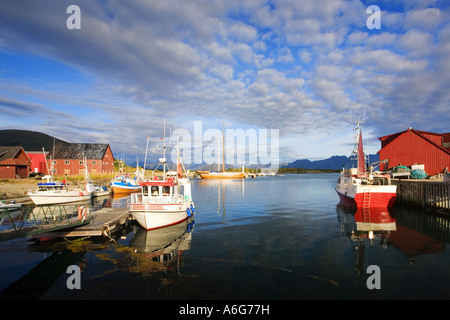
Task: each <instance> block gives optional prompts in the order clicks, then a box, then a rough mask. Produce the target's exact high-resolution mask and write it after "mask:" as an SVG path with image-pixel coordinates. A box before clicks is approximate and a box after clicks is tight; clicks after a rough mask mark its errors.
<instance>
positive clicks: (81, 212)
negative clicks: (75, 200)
mask: <svg viewBox="0 0 450 320" xmlns="http://www.w3.org/2000/svg"><path fill="white" fill-rule="evenodd" d="M86 216H87V208H86V207H85V206H80V207H79V208H78V220H79V221H81V222H83V221H84V220H85V219H86Z"/></svg>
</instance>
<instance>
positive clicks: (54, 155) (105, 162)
mask: <svg viewBox="0 0 450 320" xmlns="http://www.w3.org/2000/svg"><path fill="white" fill-rule="evenodd" d="M84 158H86V161H87V162H86V164H87V168H88V172H89V173H90V174H93V173H94V174H95V173H113V172H114V156H113V154H112V151H111V147H110V146H109V144H99V143H58V144H56V145H55V147H54V148H53V150H51V151H50V152H49V154H48V156H47V161H49V168H52V167H53V168H54V170H55V171H54V174H55V175H65V174H67V175H78V174H84V168H85V165H84ZM50 161H52V162H53V163H51V162H50Z"/></svg>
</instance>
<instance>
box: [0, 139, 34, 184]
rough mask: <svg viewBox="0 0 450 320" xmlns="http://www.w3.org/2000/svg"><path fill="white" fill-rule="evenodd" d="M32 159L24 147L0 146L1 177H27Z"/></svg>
mask: <svg viewBox="0 0 450 320" xmlns="http://www.w3.org/2000/svg"><path fill="white" fill-rule="evenodd" d="M30 165H31V160H30V158H29V157H28V156H27V154H26V153H25V151H24V150H23V148H22V147H20V146H15V147H0V178H2V179H16V178H27V177H28V173H29V171H30Z"/></svg>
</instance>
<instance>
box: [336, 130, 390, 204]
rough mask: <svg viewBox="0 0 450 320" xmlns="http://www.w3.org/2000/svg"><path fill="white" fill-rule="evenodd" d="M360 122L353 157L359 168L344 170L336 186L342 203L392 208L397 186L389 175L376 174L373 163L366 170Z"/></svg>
mask: <svg viewBox="0 0 450 320" xmlns="http://www.w3.org/2000/svg"><path fill="white" fill-rule="evenodd" d="M359 124H360V123H359V122H357V124H356V128H355V130H356V131H357V135H356V144H355V149H354V151H353V153H352V156H354V157H356V160H357V166H356V167H353V168H350V169H343V170H342V172H341V174H340V176H339V179H338V181H337V185H336V192H337V193H338V195H339V197H340V199H341V202H342V203H344V204H347V205H356V206H357V207H360V208H389V207H392V206H393V204H394V202H395V199H396V196H397V186H396V185H394V184H392V183H391V178H390V176H389V175H388V174H382V173H381V172H374V171H373V167H374V165H376V164H378V163H380V162H383V161H379V162H378V163H373V164H372V165H371V166H370V168H369V169H368V170H367V169H366V161H365V156H364V151H363V142H362V141H363V140H362V133H361V128H360V126H359Z"/></svg>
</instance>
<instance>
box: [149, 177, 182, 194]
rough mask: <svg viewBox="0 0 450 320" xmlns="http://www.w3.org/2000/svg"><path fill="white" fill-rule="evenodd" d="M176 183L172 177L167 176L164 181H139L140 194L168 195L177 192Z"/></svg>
mask: <svg viewBox="0 0 450 320" xmlns="http://www.w3.org/2000/svg"><path fill="white" fill-rule="evenodd" d="M176 186H177V184H176V183H175V182H174V180H173V179H171V178H169V179H167V180H166V181H158V180H154V181H149V182H144V183H141V187H142V195H143V196H150V197H169V196H173V195H175V194H177V193H178V192H177V188H175V187H176Z"/></svg>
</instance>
